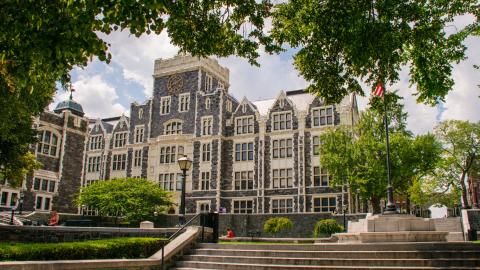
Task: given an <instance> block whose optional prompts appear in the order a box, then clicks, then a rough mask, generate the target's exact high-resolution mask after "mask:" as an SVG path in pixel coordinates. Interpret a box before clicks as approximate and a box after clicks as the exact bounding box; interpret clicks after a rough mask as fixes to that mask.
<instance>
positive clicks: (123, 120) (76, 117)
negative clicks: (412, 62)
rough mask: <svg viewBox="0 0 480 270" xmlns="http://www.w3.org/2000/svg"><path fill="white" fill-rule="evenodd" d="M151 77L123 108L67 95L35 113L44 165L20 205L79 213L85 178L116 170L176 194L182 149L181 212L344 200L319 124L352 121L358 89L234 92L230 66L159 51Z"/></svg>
mask: <svg viewBox="0 0 480 270" xmlns="http://www.w3.org/2000/svg"><path fill="white" fill-rule="evenodd" d="M153 77H154V89H153V94H152V97H151V98H150V99H149V100H147V101H146V102H144V103H142V104H138V103H133V104H131V107H130V116H129V117H127V116H125V115H122V116H118V117H112V118H108V119H87V118H86V117H84V116H83V110H82V107H81V106H80V104H78V103H76V102H74V101H73V100H72V99H70V100H67V101H64V102H61V103H59V104H58V105H57V107H56V109H55V110H54V112H50V111H45V112H44V113H43V114H42V115H41V116H40V117H39V118H38V119H36V120H35V126H36V128H37V129H38V131H39V141H40V142H39V143H38V144H37V145H36V146H35V152H36V156H37V159H38V160H39V161H40V162H41V163H42V164H43V168H42V169H41V170H37V171H35V173H34V174H33V176H30V177H27V181H25V183H24V186H23V187H22V190H23V191H24V194H25V198H24V204H23V209H25V210H36V211H49V210H57V211H59V212H70V213H76V212H78V210H79V208H78V207H77V206H75V205H74V203H73V199H74V196H75V194H77V193H78V191H79V190H80V187H81V186H82V185H83V186H84V185H88V184H90V183H92V182H93V181H99V180H107V179H113V178H120V177H142V178H147V179H150V180H152V181H155V182H157V183H158V184H159V185H160V186H161V187H163V188H164V189H165V190H169V191H172V192H173V195H174V199H175V200H177V202H179V201H180V200H179V196H180V193H179V192H178V191H177V190H180V188H181V186H180V185H181V178H180V177H181V171H180V170H179V167H178V164H177V159H178V158H179V157H180V156H182V155H187V156H188V157H189V158H191V159H192V160H193V165H192V168H191V169H190V171H189V172H188V176H187V182H186V192H187V200H186V206H187V211H186V212H187V213H196V212H200V211H209V210H215V211H220V212H227V213H290V212H291V213H303V212H332V211H334V210H335V209H336V208H337V207H338V206H341V205H342V204H346V199H345V198H346V196H347V195H346V193H345V192H342V189H341V188H340V187H330V186H329V179H330V177H329V175H328V173H327V172H326V171H325V170H324V169H322V168H321V167H320V161H319V153H318V147H319V144H320V140H319V135H320V134H321V133H322V132H323V130H325V128H328V127H332V126H336V125H340V124H342V125H353V124H354V123H356V121H357V119H358V109H357V103H356V98H355V96H354V95H352V96H348V97H346V98H345V99H344V100H342V102H341V103H340V104H334V105H328V104H325V103H324V102H323V101H322V100H321V99H319V98H317V97H315V96H313V95H311V94H308V93H305V92H304V91H303V90H295V91H287V92H283V91H282V92H279V94H278V96H277V97H275V98H272V99H268V100H260V101H250V100H248V99H247V98H243V99H242V100H240V101H239V100H237V99H236V98H234V97H233V96H232V95H231V93H229V91H228V89H229V70H228V69H227V68H224V67H222V66H220V65H219V64H218V63H217V61H215V60H213V59H209V58H204V59H198V58H195V57H191V56H180V55H179V56H176V57H174V58H171V59H165V60H163V59H158V60H156V61H155V66H154V74H153ZM0 188H1V190H0V194H1V197H0V202H1V204H0V207H5V208H8V207H9V206H10V205H11V204H15V202H16V198H18V197H19V194H20V190H19V189H11V188H9V187H8V185H3V186H0ZM342 201H343V203H342ZM172 210H175V211H177V212H178V209H172ZM81 212H83V213H85V214H87V215H90V214H95V212H94V210H92V209H88V208H85V209H82V211H81Z"/></svg>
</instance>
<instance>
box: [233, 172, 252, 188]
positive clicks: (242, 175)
mask: <svg viewBox="0 0 480 270" xmlns="http://www.w3.org/2000/svg"><path fill="white" fill-rule="evenodd" d="M249 189H253V171H242V172H235V190H249Z"/></svg>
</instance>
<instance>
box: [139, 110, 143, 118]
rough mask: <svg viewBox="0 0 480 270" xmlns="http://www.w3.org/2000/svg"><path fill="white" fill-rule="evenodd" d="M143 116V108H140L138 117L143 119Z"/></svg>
mask: <svg viewBox="0 0 480 270" xmlns="http://www.w3.org/2000/svg"><path fill="white" fill-rule="evenodd" d="M142 118H143V108H140V109H139V110H138V119H142Z"/></svg>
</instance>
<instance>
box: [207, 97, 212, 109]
mask: <svg viewBox="0 0 480 270" xmlns="http://www.w3.org/2000/svg"><path fill="white" fill-rule="evenodd" d="M211 102H212V101H211V100H210V98H209V97H207V99H205V109H207V110H209V109H210V104H211Z"/></svg>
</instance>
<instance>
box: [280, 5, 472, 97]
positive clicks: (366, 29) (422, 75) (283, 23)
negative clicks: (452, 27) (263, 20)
mask: <svg viewBox="0 0 480 270" xmlns="http://www.w3.org/2000/svg"><path fill="white" fill-rule="evenodd" d="M464 14H473V15H474V16H476V20H475V21H474V22H472V24H470V25H468V26H466V27H464V28H462V29H457V32H456V33H453V34H450V35H449V34H447V33H446V27H448V26H449V24H453V21H454V19H455V18H456V17H457V16H461V15H464ZM479 18H480V6H479V3H478V1H477V0H451V1H424V0H411V1H402V0H347V1H338V0H322V1H318V0H298V1H296V0H292V1H287V2H285V3H282V4H279V5H277V9H276V11H275V13H274V14H273V30H272V36H273V37H274V38H275V40H276V41H278V42H279V43H280V44H283V43H288V44H290V45H291V46H293V47H298V48H300V50H299V51H298V53H297V54H296V55H295V56H294V60H295V67H296V68H297V69H298V70H299V72H300V74H301V75H302V76H303V77H304V78H305V79H307V80H308V81H310V82H311V85H310V86H309V88H308V89H309V90H310V91H311V92H314V93H317V94H319V95H320V96H322V97H324V98H325V99H326V100H327V101H330V102H338V101H340V100H341V99H342V97H344V96H345V95H347V94H349V93H352V92H354V93H358V94H363V90H362V89H361V82H366V83H368V84H369V85H375V84H376V83H377V82H383V83H385V84H392V83H394V82H396V81H398V80H399V71H400V69H401V68H402V66H403V65H407V66H408V67H409V69H410V83H411V84H412V85H415V86H416V92H415V93H414V94H415V95H417V101H418V102H423V103H426V104H436V103H437V102H438V101H439V100H443V99H444V97H445V96H446V94H447V93H448V92H449V91H450V90H451V88H452V86H453V84H454V82H453V79H452V78H451V73H452V63H453V62H458V61H460V60H462V59H464V58H465V49H466V48H465V46H464V45H463V43H462V42H463V41H464V40H465V38H466V37H468V36H469V35H479V34H480V31H479V29H480V28H479V22H480V20H478V19H479Z"/></svg>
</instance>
